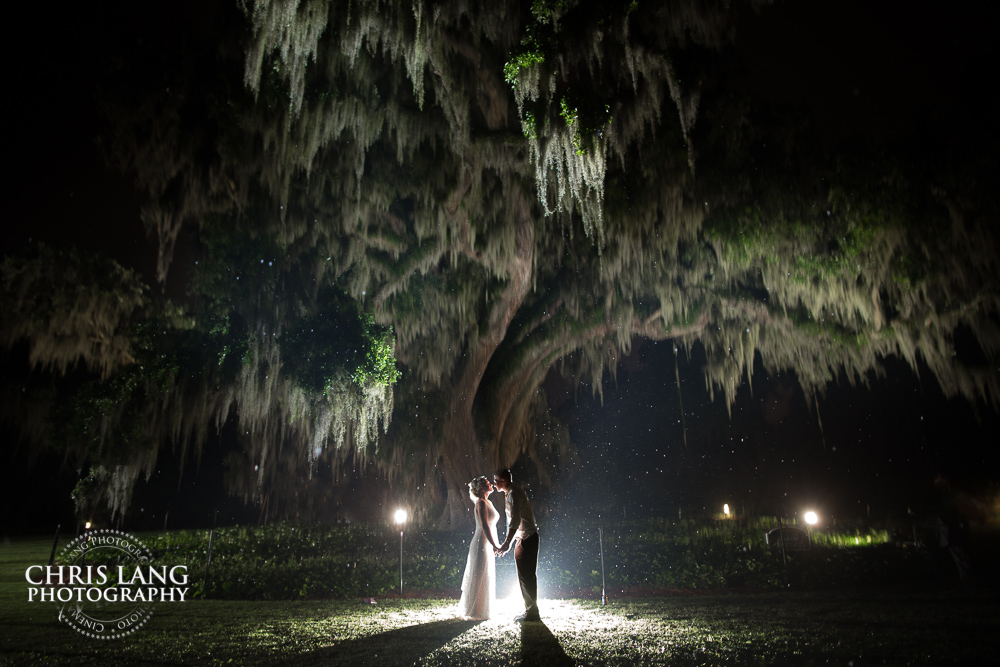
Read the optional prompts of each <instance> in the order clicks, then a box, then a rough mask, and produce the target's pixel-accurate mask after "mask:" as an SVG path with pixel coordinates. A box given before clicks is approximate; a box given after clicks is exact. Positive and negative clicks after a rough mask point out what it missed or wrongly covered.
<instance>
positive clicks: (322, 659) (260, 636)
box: [0, 540, 1000, 667]
mask: <svg viewBox="0 0 1000 667" xmlns="http://www.w3.org/2000/svg"><path fill="white" fill-rule="evenodd" d="M50 548H51V542H50V541H45V540H22V541H16V540H15V541H13V542H12V543H10V544H4V545H3V546H0V627H2V633H0V665H6V664H46V665H49V664H74V665H79V664H107V665H133V664H136V665H140V664H147V665H179V664H289V665H292V664H295V665H413V664H419V665H469V666H470V667H471V666H472V665H507V664H523V665H536V664H537V665H555V666H559V665H567V666H568V665H632V664H655V665H720V664H726V665H784V664H816V665H850V664H853V665H874V664H892V665H906V664H918V665H920V664H995V662H994V661H995V660H996V655H997V650H998V648H1000V639H998V631H997V628H1000V598H998V597H997V596H996V595H995V594H992V593H990V594H982V593H980V594H978V595H962V594H958V593H954V592H947V591H939V590H932V589H926V590H924V589H919V588H909V589H892V590H877V591H869V592H866V591H847V590H842V591H834V592H811V593H799V592H786V593H762V594H740V595H735V594H718V595H701V596H683V597H665V598H664V597H660V598H653V597H651V598H629V599H614V598H612V599H611V602H610V603H609V604H608V605H607V606H601V604H600V603H599V601H596V600H544V601H543V603H542V619H543V622H542V623H534V624H528V625H525V626H523V627H522V626H519V625H517V624H514V623H512V622H511V620H510V619H511V617H512V616H513V615H514V614H515V613H517V611H519V609H517V607H516V604H515V605H511V606H508V607H507V608H504V609H502V610H501V612H500V614H499V615H498V618H496V619H495V620H491V621H487V622H470V621H462V620H458V619H455V618H454V617H453V609H454V607H455V605H456V601H455V600H427V599H379V600H376V603H375V604H366V603H364V602H362V601H361V600H328V601H308V602H232V601H213V600H194V601H188V602H184V603H172V604H170V603H164V604H158V605H157V608H156V611H155V612H154V615H153V617H152V618H151V620H150V621H149V622H148V623H147V624H146V626H145V627H143V628H142V629H141V630H139V631H138V632H136V633H135V634H133V635H131V636H129V637H127V638H123V639H117V640H112V641H100V640H96V639H91V638H88V637H84V636H82V635H80V634H78V633H77V632H76V631H74V630H72V629H71V628H70V627H68V626H67V625H66V624H64V623H61V622H59V621H58V620H57V616H58V608H57V605H56V604H53V603H39V602H32V603H29V602H27V583H26V582H25V580H24V571H25V569H26V568H27V567H28V566H29V565H36V564H42V563H46V562H48V556H49V549H50Z"/></svg>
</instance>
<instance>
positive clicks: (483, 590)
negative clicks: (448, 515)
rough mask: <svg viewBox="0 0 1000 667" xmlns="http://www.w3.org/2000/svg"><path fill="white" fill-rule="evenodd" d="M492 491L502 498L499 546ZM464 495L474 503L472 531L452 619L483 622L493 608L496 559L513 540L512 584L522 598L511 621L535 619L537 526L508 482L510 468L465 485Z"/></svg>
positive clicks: (520, 495) (519, 492)
mask: <svg viewBox="0 0 1000 667" xmlns="http://www.w3.org/2000/svg"><path fill="white" fill-rule="evenodd" d="M494 490H498V491H501V492H503V494H504V495H505V496H506V500H505V503H504V505H505V507H506V513H507V538H506V539H505V540H504V541H503V543H502V544H501V543H499V540H498V538H497V520H498V519H499V518H500V514H499V512H497V511H496V509H494V507H493V503H492V502H490V500H489V495H490V494H491V493H492V492H493V491H494ZM469 497H470V498H471V499H472V501H473V503H475V516H476V532H475V534H474V535H473V537H472V543H471V544H470V545H469V558H468V560H467V561H466V564H465V575H464V576H463V577H462V599H461V600H460V601H459V603H458V615H459V616H461V617H463V618H470V619H477V620H480V619H488V618H490V615H491V613H492V612H493V610H494V608H495V607H496V561H495V559H496V558H498V557H500V556H503V555H504V554H506V553H507V552H508V551H509V550H510V548H511V545H512V544H513V543H514V542H515V541H516V542H517V546H516V547H515V548H514V562H515V564H516V565H517V580H518V582H519V583H520V584H521V597H523V598H524V614H522V615H520V616H518V617H517V618H516V619H515V620H517V621H538V620H541V619H540V617H539V615H538V601H537V600H538V579H537V577H536V576H535V570H536V568H537V565H538V527H537V526H536V525H535V515H534V512H533V511H532V509H531V503H530V502H528V497H527V496H526V495H524V491H522V490H521V489H520V488H519V487H517V486H515V485H514V483H513V482H512V480H511V474H510V470H508V469H506V468H503V469H500V470H497V471H496V474H495V475H494V476H493V482H492V483H491V482H490V480H488V479H487V478H486V477H477V478H475V479H474V480H472V481H471V482H469Z"/></svg>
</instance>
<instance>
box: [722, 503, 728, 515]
mask: <svg viewBox="0 0 1000 667" xmlns="http://www.w3.org/2000/svg"><path fill="white" fill-rule="evenodd" d="M722 513H723V514H725V515H726V516H729V503H726V504H725V505H723V506H722Z"/></svg>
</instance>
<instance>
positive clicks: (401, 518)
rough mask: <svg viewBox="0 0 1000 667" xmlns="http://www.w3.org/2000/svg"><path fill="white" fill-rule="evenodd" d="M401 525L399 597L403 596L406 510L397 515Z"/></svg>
mask: <svg viewBox="0 0 1000 667" xmlns="http://www.w3.org/2000/svg"><path fill="white" fill-rule="evenodd" d="M395 519H396V523H398V524H399V595H400V596H402V595H403V524H405V523H406V510H404V509H398V510H396V514H395Z"/></svg>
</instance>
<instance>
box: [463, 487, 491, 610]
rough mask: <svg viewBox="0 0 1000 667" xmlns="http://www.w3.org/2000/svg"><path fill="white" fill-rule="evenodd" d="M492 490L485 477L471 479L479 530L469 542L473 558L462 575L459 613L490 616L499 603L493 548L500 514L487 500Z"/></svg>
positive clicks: (471, 496) (470, 489) (470, 555)
mask: <svg viewBox="0 0 1000 667" xmlns="http://www.w3.org/2000/svg"><path fill="white" fill-rule="evenodd" d="M492 492H493V485H492V484H491V483H490V481H489V480H488V479H486V478H485V477H477V478H475V479H474V480H472V481H471V482H469V497H470V498H471V499H472V501H473V502H474V503H475V504H476V506H475V511H476V534H475V535H473V536H472V544H470V545H469V560H468V561H467V562H466V564H465V576H464V577H463V578H462V599H461V600H460V601H459V603H458V615H459V616H462V617H463V618H469V619H475V620H486V619H488V618H489V617H490V609H491V608H492V607H493V606H494V604H495V603H496V598H497V578H496V571H497V570H496V568H497V566H496V560H495V556H494V553H493V550H494V549H496V548H498V545H497V519H498V518H500V514H499V512H497V511H496V509H494V507H493V503H491V502H490V501H489V500H487V497H488V496H489V495H490V494H491V493H492Z"/></svg>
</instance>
